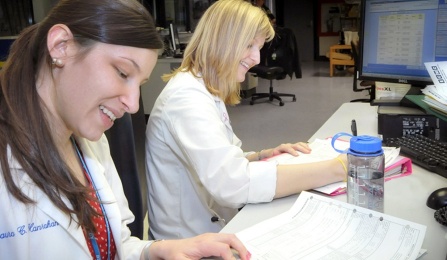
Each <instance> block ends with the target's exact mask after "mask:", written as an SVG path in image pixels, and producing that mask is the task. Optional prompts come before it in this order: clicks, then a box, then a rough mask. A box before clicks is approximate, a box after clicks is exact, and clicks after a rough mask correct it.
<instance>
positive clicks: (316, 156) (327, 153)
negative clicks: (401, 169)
mask: <svg viewBox="0 0 447 260" xmlns="http://www.w3.org/2000/svg"><path fill="white" fill-rule="evenodd" d="M331 142H332V138H327V139H316V140H315V141H313V142H312V143H310V144H309V147H310V148H311V149H312V152H311V153H309V154H303V153H299V154H300V155H299V156H293V155H291V154H289V153H283V154H280V155H278V156H274V157H271V158H269V159H266V160H267V161H276V163H277V164H300V163H311V162H320V161H324V160H330V159H334V158H336V157H337V156H339V155H340V153H339V152H337V151H335V150H334V148H332V144H331ZM334 145H335V147H336V148H337V149H338V150H342V151H344V150H346V149H348V148H349V142H348V141H344V140H341V139H340V140H336V141H335V142H334ZM382 149H383V154H384V155H385V168H387V167H388V166H390V165H392V164H393V163H394V162H395V160H396V159H397V158H398V156H399V152H400V148H396V147H382ZM314 190H316V191H319V192H322V193H324V194H328V195H339V194H343V193H345V192H346V182H336V183H331V184H328V185H326V186H322V187H319V188H315V189H314Z"/></svg>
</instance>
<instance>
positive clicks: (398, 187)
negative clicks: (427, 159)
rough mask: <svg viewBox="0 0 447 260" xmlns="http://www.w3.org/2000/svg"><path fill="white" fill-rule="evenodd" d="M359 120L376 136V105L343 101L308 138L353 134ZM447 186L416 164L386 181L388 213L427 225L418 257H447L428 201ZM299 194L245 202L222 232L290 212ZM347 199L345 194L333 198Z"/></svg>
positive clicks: (444, 237)
mask: <svg viewBox="0 0 447 260" xmlns="http://www.w3.org/2000/svg"><path fill="white" fill-rule="evenodd" d="M352 119H355V120H356V122H357V132H358V135H363V134H366V135H377V107H376V106H370V105H369V104H368V103H345V104H343V105H342V106H341V107H340V108H339V109H338V110H337V111H336V112H335V113H334V114H333V115H332V116H331V117H330V118H329V119H328V120H327V121H326V122H325V123H324V124H323V126H322V127H321V128H320V129H319V130H318V131H317V132H316V133H315V134H314V135H313V136H312V137H311V138H310V139H309V141H313V140H314V139H317V138H319V139H323V138H326V137H330V136H333V135H334V134H336V133H338V132H347V133H351V120H352ZM442 187H447V179H446V178H444V177H441V176H439V175H437V174H434V173H431V172H429V171H426V170H424V169H423V168H421V167H418V166H417V165H415V164H413V174H411V175H409V176H406V177H402V178H398V179H393V180H390V181H387V182H386V183H385V212H384V213H385V214H387V215H391V216H395V217H398V218H402V219H405V220H408V221H412V222H416V223H419V224H422V225H425V226H427V231H426V234H425V239H424V243H423V244H422V248H423V249H427V253H426V254H425V255H423V256H422V257H421V258H419V259H424V260H427V259H429V260H431V259H434V260H442V259H446V260H447V227H445V226H442V225H441V224H439V223H438V222H436V220H435V219H434V217H433V214H434V212H435V211H434V210H433V209H431V208H429V207H427V206H426V204H425V202H426V200H427V198H428V196H429V195H430V193H431V192H433V191H434V190H436V189H438V188H442ZM297 196H298V195H293V196H289V197H286V198H281V199H276V200H274V201H272V202H270V203H262V204H248V205H246V206H245V207H244V208H243V209H242V210H241V211H240V212H239V213H238V214H237V215H236V216H235V217H234V218H233V219H232V220H231V221H230V222H229V223H228V224H227V225H226V226H225V227H224V228H223V229H222V231H221V232H222V233H236V232H238V231H241V230H243V229H245V228H247V227H250V226H252V225H254V224H256V223H259V222H261V221H263V220H265V219H268V218H271V217H274V216H276V215H278V214H280V213H282V212H285V211H287V210H288V209H289V208H290V207H291V206H292V204H293V203H294V202H295V200H296V198H297ZM332 198H334V199H336V200H340V201H344V202H346V195H339V196H334V197H332Z"/></svg>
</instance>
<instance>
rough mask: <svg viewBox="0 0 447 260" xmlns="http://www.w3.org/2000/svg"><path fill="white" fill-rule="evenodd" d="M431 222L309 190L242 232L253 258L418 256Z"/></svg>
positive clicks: (397, 257)
mask: <svg viewBox="0 0 447 260" xmlns="http://www.w3.org/2000/svg"><path fill="white" fill-rule="evenodd" d="M425 232H426V227H425V226H423V225H420V224H417V223H412V222H410V221H406V220H402V219H399V218H396V217H392V216H389V215H386V214H383V213H380V212H376V211H372V210H369V209H365V208H361V207H357V206H354V205H351V204H348V203H345V202H341V201H337V200H333V199H330V198H327V197H324V196H320V195H317V194H313V193H310V192H301V194H300V196H299V197H298V199H297V201H296V202H295V204H294V205H293V207H292V208H291V209H290V210H289V211H287V212H285V213H282V214H280V215H278V216H276V217H273V218H271V219H268V220H265V221H263V222H261V223H259V224H256V225H254V226H252V227H250V228H247V229H245V230H243V231H241V232H239V233H237V234H236V235H237V237H238V238H239V239H240V240H241V241H242V242H243V243H244V245H245V246H246V247H247V249H248V250H249V251H250V252H251V254H252V258H251V259H253V260H259V259H262V260H277V259H287V260H289V259H304V260H306V259H309V260H314V259H358V260H361V259H371V260H372V259H374V260H376V259H395V260H398V259H416V258H417V257H418V254H419V251H420V250H421V246H422V242H423V240H424V237H425Z"/></svg>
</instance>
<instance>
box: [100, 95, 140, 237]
mask: <svg viewBox="0 0 447 260" xmlns="http://www.w3.org/2000/svg"><path fill="white" fill-rule="evenodd" d="M145 129H146V118H145V115H144V108H143V101H142V98H141V97H140V109H139V110H138V112H137V113H135V114H132V115H130V114H127V113H126V114H125V115H124V116H123V117H122V118H120V119H117V120H116V121H115V122H114V125H113V127H112V128H110V129H109V130H108V131H106V133H105V134H106V136H107V139H108V140H109V145H110V153H111V155H112V158H113V161H114V163H115V166H116V169H117V171H118V174H119V175H120V178H121V182H122V183H123V189H124V193H125V194H126V197H127V200H128V202H129V208H130V210H131V211H132V213H133V214H134V215H135V221H134V222H133V223H131V224H129V229H130V230H131V232H132V235H133V236H136V237H139V238H140V239H143V234H144V218H145V216H146V212H147V197H146V194H147V186H146V177H145V174H146V172H145V167H146V166H145V159H146V156H145V132H146V131H145Z"/></svg>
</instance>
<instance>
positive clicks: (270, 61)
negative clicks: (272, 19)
mask: <svg viewBox="0 0 447 260" xmlns="http://www.w3.org/2000/svg"><path fill="white" fill-rule="evenodd" d="M260 65H264V66H268V67H273V66H274V67H281V68H283V69H284V73H282V74H281V75H280V76H278V78H276V79H284V78H285V77H286V76H287V75H288V76H289V77H290V78H292V76H293V74H295V77H296V78H301V77H302V73H301V65H300V60H299V52H298V47H297V42H296V38H295V34H294V33H293V31H292V30H291V29H289V28H284V27H276V28H275V37H274V38H273V40H272V41H270V42H267V43H266V44H264V47H263V48H262V49H261V62H260Z"/></svg>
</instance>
